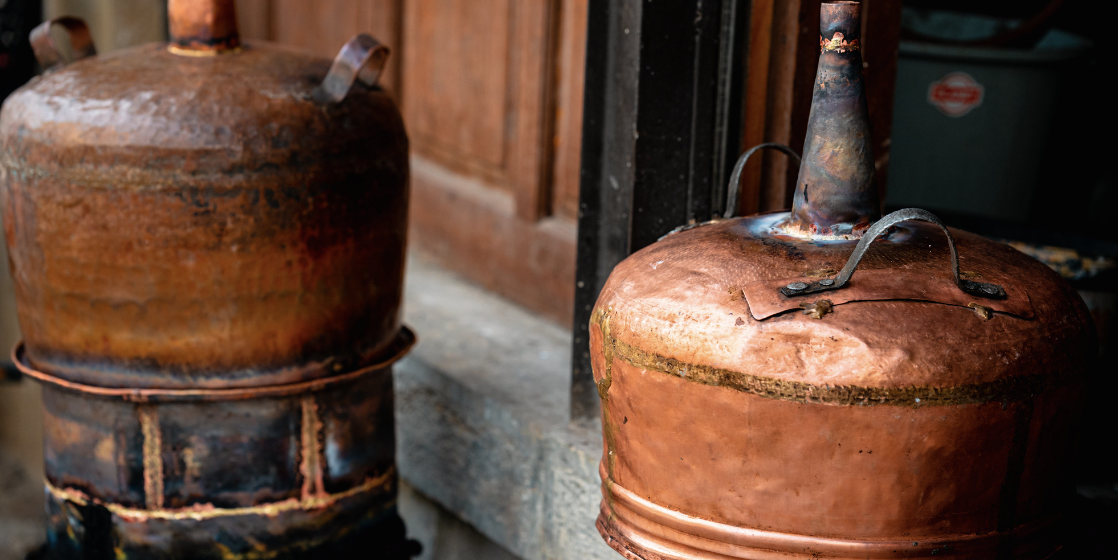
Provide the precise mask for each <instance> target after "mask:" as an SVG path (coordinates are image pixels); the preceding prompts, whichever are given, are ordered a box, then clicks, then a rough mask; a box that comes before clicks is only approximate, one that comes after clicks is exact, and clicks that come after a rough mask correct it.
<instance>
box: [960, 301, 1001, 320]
mask: <svg viewBox="0 0 1118 560" xmlns="http://www.w3.org/2000/svg"><path fill="white" fill-rule="evenodd" d="M967 307H969V308H971V309H973V310H974V314H975V315H978V316H979V317H982V319H983V320H989V319H990V317H993V316H994V310H993V309H990V308H989V307H986V306H985V305H981V304H978V303H968V304H967Z"/></svg>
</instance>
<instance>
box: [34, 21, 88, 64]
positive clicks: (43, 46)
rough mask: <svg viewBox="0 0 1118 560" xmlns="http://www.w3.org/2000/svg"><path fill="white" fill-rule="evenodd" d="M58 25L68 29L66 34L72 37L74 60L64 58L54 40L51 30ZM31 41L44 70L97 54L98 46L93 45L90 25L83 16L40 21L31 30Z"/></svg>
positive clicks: (71, 44)
mask: <svg viewBox="0 0 1118 560" xmlns="http://www.w3.org/2000/svg"><path fill="white" fill-rule="evenodd" d="M56 25H57V26H59V27H61V28H62V29H64V30H66V34H67V35H68V36H69V37H70V51H71V52H72V53H73V60H70V61H65V60H64V57H63V56H62V52H61V51H60V50H58V45H56V44H55V42H54V37H51V34H50V31H51V29H53V28H54V26H56ZM30 41H31V49H32V50H33V51H35V59H36V60H38V61H39V66H41V67H42V68H43V70H47V69H50V68H53V67H55V66H58V65H59V64H62V63H63V62H73V61H74V60H81V59H83V58H87V57H90V56H93V55H95V54H97V48H96V47H94V46H93V36H92V35H90V33H89V26H87V25H86V24H85V21H83V20H82V19H81V18H76V17H70V16H63V17H60V18H54V19H52V20H48V21H44V22H43V23H40V24H39V25H38V26H36V27H35V29H32V30H31V35H30Z"/></svg>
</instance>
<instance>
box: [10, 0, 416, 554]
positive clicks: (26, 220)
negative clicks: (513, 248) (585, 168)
mask: <svg viewBox="0 0 1118 560" xmlns="http://www.w3.org/2000/svg"><path fill="white" fill-rule="evenodd" d="M232 6H233V2H232V1H194V2H190V1H185V0H172V1H171V2H170V6H169V14H170V17H171V29H172V35H173V42H172V44H171V45H168V44H153V45H145V46H141V47H136V48H133V49H127V50H123V51H117V52H113V53H110V54H105V55H100V56H94V53H95V50H94V49H93V47H92V45H91V44H90V45H88V48H81V49H77V50H76V53H75V54H76V55H77V58H78V59H77V60H75V61H73V62H71V63H69V64H60V62H61V61H62V60H63V57H62V56H61V54H60V53H58V49H57V48H56V45H54V44H53V43H52V42H50V41H49V40H47V39H49V33H47V31H49V27H50V26H51V25H52V24H55V25H61V26H62V27H64V28H65V29H66V30H67V31H68V32H69V33H70V34H71V37H72V38H73V37H77V38H78V39H81V38H82V37H83V35H82V32H83V31H85V26H84V25H82V24H80V22H78V21H77V20H73V19H72V18H70V19H66V18H63V19H60V20H56V21H55V22H52V23H48V24H45V25H44V26H43V27H41V28H40V30H39V31H40V35H39V39H40V42H39V44H38V46H37V51H36V52H37V53H41V54H42V56H44V59H43V63H44V66H50V65H54V66H53V67H52V68H51V69H50V70H49V71H47V72H46V73H44V75H43V76H41V77H39V78H37V79H35V80H33V81H32V82H31V83H29V84H28V85H27V86H25V87H24V88H22V89H20V90H18V91H17V92H16V93H14V94H13V95H12V96H11V97H9V98H8V99H7V101H6V102H5V103H4V106H3V110H2V111H0V148H2V153H0V203H2V205H3V212H4V214H3V215H4V227H5V234H6V238H7V242H8V247H9V254H10V256H11V258H10V265H11V269H12V274H13V278H14V283H15V291H16V299H17V304H18V315H19V319H20V325H21V328H22V331H23V335H24V342H23V343H21V345H20V346H19V347H17V349H16V350H15V354H14V358H15V360H16V362H17V363H18V365H19V367H20V369H21V370H23V371H24V372H25V373H26V374H27V375H29V376H31V377H34V378H36V379H38V380H39V381H41V382H43V384H44V389H43V396H44V403H45V409H46V412H45V418H44V423H45V452H46V475H47V477H46V478H47V479H46V498H47V510H48V517H49V519H48V523H47V529H48V531H47V532H48V537H49V542H48V546H47V549H48V550H47V554H48V556H49V557H52V558H68V557H73V558H84V559H101V558H106V559H107V558H116V559H118V560H120V559H147V558H153V559H154V558H172V557H174V558H318V557H337V558H348V557H351V556H352V555H353V553H354V552H357V553H359V554H357V555H356V556H355V557H360V556H361V555H362V554H366V553H367V552H368V550H370V547H374V548H375V549H376V550H377V551H378V552H381V553H383V554H384V556H385V558H393V559H395V558H404V557H408V556H410V555H411V554H412V553H414V552H416V550H415V549H414V547H413V546H411V545H410V544H409V543H408V541H407V540H406V538H405V535H404V528H403V525H402V522H401V521H400V519H399V517H398V515H397V514H396V509H395V500H396V473H395V456H394V448H395V442H394V430H393V409H392V402H393V401H392V398H393V394H392V364H393V363H394V362H395V361H396V360H397V359H399V358H400V357H401V356H403V355H404V353H406V352H407V350H408V348H410V346H411V345H412V343H413V342H414V337H413V336H412V335H411V333H410V332H409V331H407V329H406V328H404V327H403V326H402V325H401V323H400V319H399V308H400V301H401V295H402V294H401V290H402V280H403V267H404V253H405V241H406V230H407V224H406V218H407V199H408V143H407V137H406V135H405V132H404V127H403V123H402V120H401V117H400V114H399V111H398V110H397V108H396V106H395V104H394V103H393V102H392V100H391V99H390V98H389V97H388V96H387V95H386V94H385V93H384V92H383V91H382V90H381V89H380V88H378V87H377V86H376V76H377V75H378V74H379V71H380V67H381V66H382V65H383V62H384V57H385V56H387V49H386V48H385V47H383V46H381V45H380V44H379V43H377V42H376V41H375V40H374V39H372V38H371V37H368V36H365V35H359V36H357V37H355V38H354V39H353V40H351V41H350V42H349V43H348V44H347V45H346V47H345V48H344V49H343V52H342V53H341V54H340V55H339V57H338V60H337V61H335V62H334V63H333V65H331V62H330V61H329V60H325V59H319V58H316V57H312V56H309V55H306V54H302V53H298V52H293V51H289V50H283V49H279V48H277V47H274V46H270V45H267V44H257V43H249V44H239V43H238V42H237V33H236V27H235V18H234V14H233V12H232ZM84 36H85V37H86V38H87V39H88V32H87V31H86V32H85V35H84ZM44 37H46V38H47V39H44ZM76 44H77V45H79V46H80V45H81V42H80V41H76ZM238 45H239V46H238ZM169 47H173V48H169ZM194 51H197V52H194ZM199 52H201V53H209V54H214V56H208V55H207V56H184V55H188V54H192V53H193V54H198V53H199ZM366 66H367V67H368V68H367V69H366ZM323 91H325V92H328V93H329V95H321V94H320V92H323Z"/></svg>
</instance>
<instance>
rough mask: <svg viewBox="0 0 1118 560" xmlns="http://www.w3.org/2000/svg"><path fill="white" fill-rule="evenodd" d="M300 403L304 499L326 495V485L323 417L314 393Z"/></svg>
mask: <svg viewBox="0 0 1118 560" xmlns="http://www.w3.org/2000/svg"><path fill="white" fill-rule="evenodd" d="M299 405H300V407H301V408H302V411H303V415H302V416H303V418H302V429H301V432H300V434H301V438H300V439H301V441H300V448H301V453H302V457H301V460H300V462H299V474H301V475H303V499H304V500H306V499H308V498H312V497H315V496H325V495H326V486H325V484H324V483H323V481H322V463H323V460H322V457H323V455H322V451H323V450H322V419H321V418H320V417H319V415H318V403H316V402H315V398H314V396H313V395H307V396H305V397H303V398H302V399H300V400H299Z"/></svg>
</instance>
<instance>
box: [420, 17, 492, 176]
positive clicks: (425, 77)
mask: <svg viewBox="0 0 1118 560" xmlns="http://www.w3.org/2000/svg"><path fill="white" fill-rule="evenodd" d="M509 3H510V0H472V1H470V2H460V1H458V0H417V1H414V2H408V4H407V7H406V9H405V14H404V53H405V58H406V59H407V60H406V64H405V65H404V82H405V83H407V87H408V92H407V97H406V99H405V102H404V116H405V118H406V119H407V122H408V129H409V131H410V132H411V135H412V138H414V139H415V140H416V141H417V143H418V144H420V145H421V146H423V147H424V148H433V150H432V151H434V153H435V157H438V158H439V159H446V158H452V160H457V161H452V162H451V163H452V164H461V163H465V164H466V166H467V168H469V167H488V168H489V169H488V170H487V171H489V172H490V173H496V174H498V175H500V174H501V172H502V170H503V168H504V166H505V148H506V145H507V141H508V140H509V138H508V136H509V135H508V134H507V132H508V131H507V130H506V126H505V125H506V122H507V120H508V115H507V114H506V108H507V107H508V102H509V98H508V95H509V93H510V87H509V86H510V84H509V77H510V75H509V74H510V72H509V31H510V29H509ZM463 159H466V160H471V161H466V162H463V161H461V160H463ZM471 164H472V165H471Z"/></svg>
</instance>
